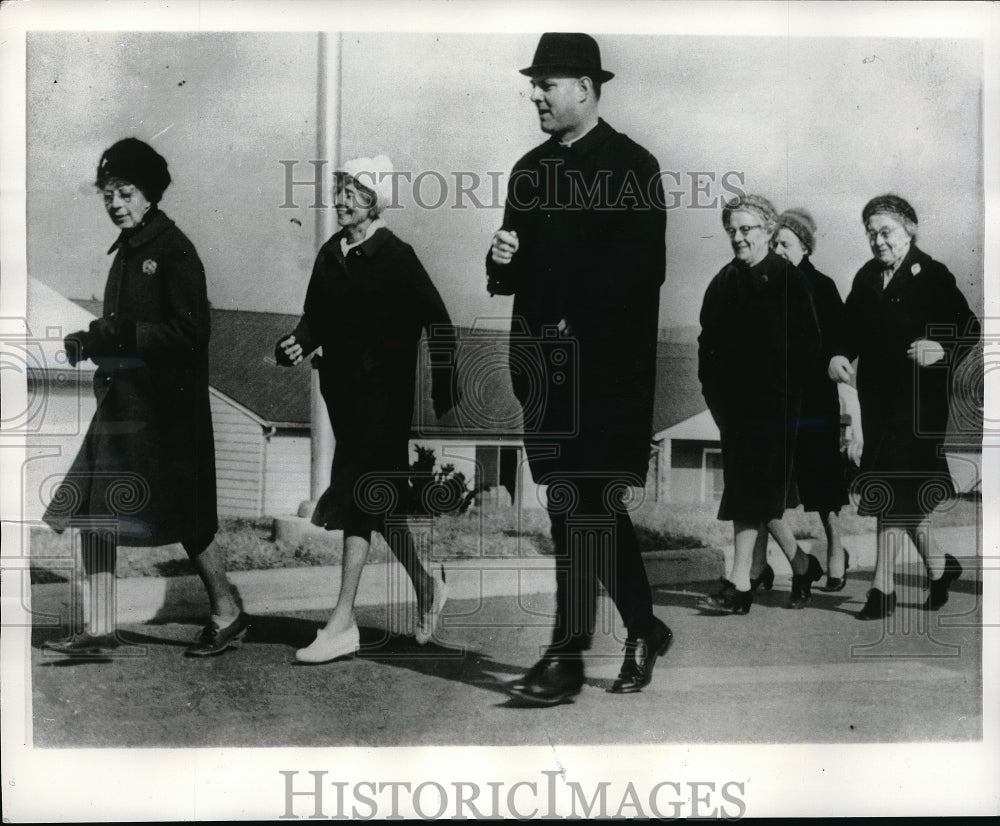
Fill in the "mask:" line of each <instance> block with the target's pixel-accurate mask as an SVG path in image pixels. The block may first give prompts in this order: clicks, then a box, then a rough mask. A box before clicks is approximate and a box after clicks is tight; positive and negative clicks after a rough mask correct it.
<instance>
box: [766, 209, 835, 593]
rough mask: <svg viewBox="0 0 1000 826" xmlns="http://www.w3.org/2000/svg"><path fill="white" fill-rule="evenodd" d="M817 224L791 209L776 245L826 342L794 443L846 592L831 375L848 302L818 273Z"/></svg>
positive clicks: (831, 587) (808, 505)
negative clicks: (804, 288)
mask: <svg viewBox="0 0 1000 826" xmlns="http://www.w3.org/2000/svg"><path fill="white" fill-rule="evenodd" d="M815 233H816V223H815V221H813V218H812V215H810V214H809V212H808V211H807V210H805V209H788V210H785V211H784V212H783V213H781V215H779V216H778V229H777V231H776V232H775V233H774V238H773V240H772V241H771V246H772V247H773V248H774V251H775V252H776V253H777V254H778V255H780V256H781V257H782V258H784V259H785V260H786V261H790V262H791V263H792V264H794V265H795V266H796V267H798V268H799V269H800V270H801V271H802V274H803V275H804V276H805V277H806V283H807V284H808V285H809V294H810V295H811V297H812V302H813V307H814V308H815V310H816V318H817V320H818V321H819V329H820V334H821V337H822V341H823V345H822V354H821V357H820V359H819V361H817V362H816V363H815V364H814V365H813V367H812V369H811V370H809V371H808V372H807V374H806V376H805V383H804V384H803V387H802V409H801V412H800V415H799V422H798V428H797V433H796V438H795V479H796V482H797V484H798V489H799V498H800V499H801V501H802V507H803V508H805V510H807V511H816V512H817V513H818V514H819V519H820V522H821V523H822V524H823V531H824V533H825V534H826V585H824V586H823V588H822V590H824V591H828V592H836V591H842V590H843V589H844V586H845V585H846V583H847V579H846V578H845V573H846V571H847V565H848V559H847V556H846V552H845V551H844V546H843V545H842V544H841V542H840V527H839V514H840V509H841V507H842V506H844V505H846V504H847V502H848V498H847V483H846V482H845V480H844V466H843V460H842V459H841V453H840V399H839V397H838V393H837V383H836V382H834V381H831V380H830V377H829V376H828V375H827V365H828V364H829V362H830V358H831V356H833V354H834V342H837V341H839V340H840V339H841V337H842V335H843V333H842V328H843V325H844V302H843V300H842V299H841V297H840V292H839V291H838V290H837V285H836V284H834V283H833V279H831V278H829V277H828V276H826V275H823V273H821V272H820V271H819V270H817V269H816V268H815V267H814V266H813V264H812V261H810V260H809V256H810V255H811V254H812V251H813V250H814V249H815V248H816V242H815V237H816V236H815Z"/></svg>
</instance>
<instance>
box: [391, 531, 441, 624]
mask: <svg viewBox="0 0 1000 826" xmlns="http://www.w3.org/2000/svg"><path fill="white" fill-rule="evenodd" d="M382 535H383V536H384V537H385V540H386V542H387V543H388V545H389V549H390V550H391V551H392V553H393V556H395V557H396V559H398V560H399V564H400V565H402V566H403V569H404V570H405V571H406V575H407V576H408V577H409V578H410V582H411V583H413V590H414V592H415V593H416V595H417V609H418V610H424V609H425V608H426V607H428V606H429V605H430V602H431V600H432V599H433V598H434V577H432V576H431V575H430V573H428V571H427V569H426V568H425V567H424V564H423V563H422V562H421V561H420V554H418V553H417V543H416V540H415V539H414V536H413V534H412V533H411V532H410V529H409V528H408V527H407V526H406V523H405V522H403V523H402V524H401V525H394V524H393V523H392V522H389V523H388V524H387V526H386V527H385V528H383V530H382Z"/></svg>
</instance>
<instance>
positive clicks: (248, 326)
mask: <svg viewBox="0 0 1000 826" xmlns="http://www.w3.org/2000/svg"><path fill="white" fill-rule="evenodd" d="M76 303H77V304H79V305H80V306H81V307H84V308H85V309H87V310H89V311H90V312H92V313H94V314H95V315H100V313H101V309H102V302H101V301H95V300H77V302H76ZM211 313H212V314H211V324H212V336H211V338H210V339H209V345H208V377H209V383H210V384H211V385H212V387H214V388H215V389H216V390H218V391H220V392H222V393H224V394H225V395H226V396H228V397H229V398H231V399H232V400H233V401H235V402H237V403H238V404H240V405H241V406H242V407H245V408H246V409H247V410H249V411H251V412H252V413H253V414H254V415H256V416H257V417H259V418H260V419H262V420H263V421H265V422H267V423H268V424H269V425H273V426H279V427H280V426H286V427H308V426H309V373H310V371H309V370H308V369H307V368H303V369H300V370H289V369H286V368H283V367H278V366H277V365H276V364H275V363H274V344H275V342H276V341H277V340H278V339H279V338H281V336H282V335H284V334H285V333H288V332H290V331H291V330H292V329H293V328H294V327H295V324H296V323H297V322H298V320H299V317H298V316H297V315H293V314H290V313H262V312H256V311H250V310H219V309H216V308H214V307H213V308H212V311H211Z"/></svg>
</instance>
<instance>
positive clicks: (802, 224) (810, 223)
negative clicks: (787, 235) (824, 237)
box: [778, 207, 816, 253]
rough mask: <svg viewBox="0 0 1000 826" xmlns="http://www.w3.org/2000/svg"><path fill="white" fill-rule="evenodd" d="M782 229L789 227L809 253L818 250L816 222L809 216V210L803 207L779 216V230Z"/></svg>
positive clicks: (788, 210)
mask: <svg viewBox="0 0 1000 826" xmlns="http://www.w3.org/2000/svg"><path fill="white" fill-rule="evenodd" d="M781 227H788V229H790V230H791V231H792V232H794V233H795V234H796V235H797V236H798V239H799V240H800V241H801V242H802V245H803V246H804V247H805V248H806V252H807V253H811V252H812V251H813V250H814V249H816V239H815V233H816V222H815V221H814V220H813V217H812V215H810V214H809V210H807V209H804V208H802V207H792V208H791V209H786V210H785V211H784V212H782V213H781V215H779V216H778V229H780V228H781Z"/></svg>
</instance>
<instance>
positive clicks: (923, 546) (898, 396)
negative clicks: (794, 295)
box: [829, 195, 979, 619]
mask: <svg viewBox="0 0 1000 826" xmlns="http://www.w3.org/2000/svg"><path fill="white" fill-rule="evenodd" d="M861 216H862V221H863V222H864V226H865V231H866V232H867V235H868V243H869V245H870V246H871V250H872V255H873V256H874V257H873V258H872V260H871V261H869V262H868V263H867V264H865V265H864V266H863V267H862V268H861V269H860V270H858V273H857V275H856V276H855V277H854V283H853V285H852V286H851V292H850V295H848V297H847V302H846V305H845V309H846V314H847V324H846V326H845V330H844V337H843V340H842V341H841V342H840V343H839V345H838V347H837V348H836V353H837V355H835V356H833V358H831V359H830V364H829V374H830V378H832V379H834V380H836V381H842V382H844V381H849V380H850V378H851V375H852V374H853V369H852V367H851V361H853V360H854V359H857V360H858V366H857V385H858V397H859V400H860V403H861V424H862V431H863V434H864V442H865V443H864V452H863V453H862V457H861V475H860V476H859V477H858V480H857V482H856V483H855V484H856V485H858V487H859V489H860V492H861V499H860V503H859V505H858V513H859V514H860V515H862V516H875V517H876V518H877V519H878V557H877V560H876V564H875V576H874V579H873V587H872V588H871V590H870V591H869V592H868V598H867V601H866V603H865V606H864V607H863V608H862V609H861V611H860V612H859V613H858V618H859V619H880V618H882V617H886V616H889V615H891V614H892V613H893V611H894V610H895V606H896V593H895V587H894V581H893V580H894V569H895V560H896V548H897V547H899V545H900V543H902V541H903V539H904V536H906V535H907V534H908V535H909V536H910V538H911V539H912V540H913V543H914V545H915V546H916V548H917V550H918V551H919V553H920V555H921V556H922V557H923V559H924V562H925V563H926V564H927V568H928V571H929V572H930V576H931V586H930V595H929V596H928V598H927V600H926V602H925V603H924V608H925V609H927V610H932V611H933V610H937V609H938V608H940V607H941V606H942V605H944V604H945V603H946V602H947V601H948V589H949V587H950V586H951V583H952V582H954V581H955V580H956V579H958V577H959V576H960V575H961V573H962V567H961V565H959V563H958V560H957V559H955V557H953V556H952V555H951V554H944V555H942V554H941V552H940V551H939V549H938V548H937V546H936V545H935V543H934V542H933V540H932V537H931V531H930V529H931V524H930V523H931V520H930V514H931V512H932V511H933V510H934V508H935V507H936V506H937V505H938V504H939V503H940V502H941V500H942V499H943V498H946V497H948V496H953V495H954V493H955V488H954V483H953V482H952V478H951V474H950V472H949V470H948V463H947V460H946V459H945V456H944V452H943V450H942V448H943V443H944V436H945V432H946V429H947V426H948V410H949V404H950V396H951V375H952V370H953V369H954V367H955V365H957V364H958V363H959V361H960V360H961V358H962V357H963V356H964V355H965V354H966V353H967V352H968V350H969V349H970V348H971V347H972V346H973V345H974V344H975V343H976V342H977V341H978V339H979V321H978V319H977V318H976V317H975V316H974V315H973V313H972V311H971V310H970V309H969V304H968V302H967V301H966V300H965V296H964V295H962V291H961V290H960V289H959V288H958V285H957V284H956V282H955V277H954V276H953V275H952V274H951V273H950V272H949V271H948V268H947V267H946V266H945V265H944V264H942V263H940V262H938V261H935V260H934V259H933V258H931V257H930V256H929V255H927V254H926V253H925V252H923V251H922V250H920V249H918V248H917V245H916V243H915V240H916V234H917V214H916V212H915V211H914V209H913V207H912V206H910V204H909V203H907V202H906V201H905V200H904V199H902V198H900V197H898V196H896V195H881V196H879V197H877V198H873V199H872V200H871V201H869V202H868V203H867V204H866V205H865V208H864V210H862V213H861Z"/></svg>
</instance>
